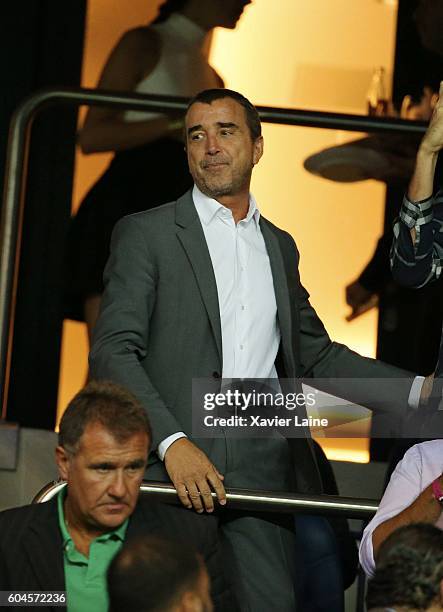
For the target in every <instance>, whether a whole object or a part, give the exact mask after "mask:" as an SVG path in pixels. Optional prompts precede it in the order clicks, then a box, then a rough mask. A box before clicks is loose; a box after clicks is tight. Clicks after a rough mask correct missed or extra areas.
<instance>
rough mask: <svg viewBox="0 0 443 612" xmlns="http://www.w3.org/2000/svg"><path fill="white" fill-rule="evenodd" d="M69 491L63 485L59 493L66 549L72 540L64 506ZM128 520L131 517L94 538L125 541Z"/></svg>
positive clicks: (59, 511) (60, 517)
mask: <svg viewBox="0 0 443 612" xmlns="http://www.w3.org/2000/svg"><path fill="white" fill-rule="evenodd" d="M67 492H68V487H67V486H66V487H63V489H62V490H61V491H60V492H59V493H58V495H57V511H58V525H59V528H60V532H61V534H62V540H63V549H64V550H66V549H67V545H68V544H70V543H71V542H72V537H71V535H70V533H69V531H68V528H67V527H66V521H65V511H64V508H63V504H64V501H65V499H66V495H67ZM128 522H129V519H126V520H125V521H124V522H123V523H122V524H121V525H120V526H119V527H117V529H114V530H113V531H108V532H106V533H103V534H102V535H100V536H98V537H97V538H94V540H99V541H101V542H105V541H106V540H110V539H111V538H112V539H117V540H120V541H121V542H124V541H125V536H126V530H127V528H128Z"/></svg>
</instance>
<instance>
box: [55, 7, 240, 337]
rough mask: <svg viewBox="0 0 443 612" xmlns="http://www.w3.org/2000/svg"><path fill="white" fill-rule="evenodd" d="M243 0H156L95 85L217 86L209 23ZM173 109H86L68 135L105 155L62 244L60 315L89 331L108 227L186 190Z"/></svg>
mask: <svg viewBox="0 0 443 612" xmlns="http://www.w3.org/2000/svg"><path fill="white" fill-rule="evenodd" d="M250 2H251V0H207V1H206V2H200V1H199V0H166V2H165V3H164V4H163V5H162V6H161V7H160V12H159V15H158V17H157V18H156V20H155V21H154V22H153V23H152V24H150V25H147V26H142V27H138V28H134V29H132V30H129V31H127V32H126V33H125V34H123V36H122V37H121V39H120V40H119V41H118V43H117V45H116V46H115V48H114V49H113V50H112V52H111V54H110V56H109V58H108V60H107V62H106V64H105V66H104V68H103V71H102V74H101V77H100V80H99V83H98V85H97V88H98V89H99V90H100V89H105V90H112V91H122V92H136V93H140V94H167V95H172V96H185V97H191V96H193V95H194V94H196V93H197V92H198V91H200V90H202V89H206V88H211V87H212V88H213V87H223V81H222V79H221V78H220V77H219V75H218V74H217V73H216V72H215V70H214V69H213V68H212V67H211V66H210V64H209V62H208V53H209V46H210V36H211V33H212V31H213V29H214V28H216V27H223V28H229V29H233V28H235V26H236V24H237V21H238V20H239V18H240V16H241V14H242V12H243V9H244V7H245V6H246V5H248V4H250ZM182 128H183V123H182V120H181V118H180V117H179V115H175V116H172V117H171V115H164V114H160V113H149V112H140V111H131V110H128V111H123V110H121V109H115V108H106V107H98V106H95V107H94V106H92V107H90V109H89V111H88V114H87V116H86V119H85V122H84V125H83V127H82V128H81V130H80V132H79V136H78V140H79V143H80V146H81V148H82V151H83V152H84V153H87V154H89V153H98V152H103V151H114V152H115V156H114V157H113V159H112V161H111V163H110V165H109V166H108V168H107V169H106V171H105V172H104V174H103V175H102V176H101V177H100V178H99V180H98V181H97V182H96V183H95V184H94V185H93V187H92V188H91V190H90V191H89V192H88V194H87V195H86V197H85V199H84V200H83V202H82V203H81V205H80V208H79V210H78V212H77V214H76V216H75V217H74V219H73V222H72V226H71V231H70V236H69V241H68V249H67V270H66V287H65V316H66V317H68V318H72V319H75V320H84V321H85V322H86V324H87V327H88V335H89V338H90V337H91V332H92V329H93V327H94V324H95V321H96V319H97V315H98V312H99V308H100V300H101V294H102V292H103V281H102V276H103V269H104V266H105V263H106V260H107V258H108V255H109V242H110V238H111V233H112V230H113V228H114V225H115V223H116V222H117V221H118V220H119V219H120V218H121V217H123V216H124V215H127V214H130V213H134V212H137V211H141V210H145V209H149V208H153V207H155V206H158V205H160V204H164V203H165V202H169V201H171V200H175V199H177V198H178V197H179V196H180V195H181V194H182V193H183V192H185V191H186V190H187V189H189V188H190V187H191V186H192V178H191V175H190V174H189V171H188V165H187V161H186V154H185V151H184V148H183V146H184V145H183V141H182Z"/></svg>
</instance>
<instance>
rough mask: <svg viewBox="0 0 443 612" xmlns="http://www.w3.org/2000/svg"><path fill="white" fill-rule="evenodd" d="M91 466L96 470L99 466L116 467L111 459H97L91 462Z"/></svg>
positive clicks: (103, 467) (109, 468) (108, 468)
mask: <svg viewBox="0 0 443 612" xmlns="http://www.w3.org/2000/svg"><path fill="white" fill-rule="evenodd" d="M89 467H90V468H92V469H94V470H96V469H98V468H101V469H107V470H112V469H113V468H115V463H112V462H111V461H95V462H93V463H90V464H89Z"/></svg>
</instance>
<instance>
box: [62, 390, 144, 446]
mask: <svg viewBox="0 0 443 612" xmlns="http://www.w3.org/2000/svg"><path fill="white" fill-rule="evenodd" d="M90 423H99V424H100V425H103V427H104V428H105V429H107V430H108V431H109V432H110V433H111V434H112V435H113V436H114V438H115V439H116V440H117V441H118V442H125V441H126V440H127V439H128V438H130V437H131V436H133V435H134V434H137V433H139V432H145V433H146V434H147V435H148V439H149V441H151V440H152V433H151V426H150V424H149V419H148V416H147V414H146V411H145V410H144V408H143V406H142V405H141V403H140V402H139V401H138V399H137V398H136V397H135V395H133V394H132V393H131V392H130V391H128V390H127V389H125V388H124V387H122V386H120V385H117V384H115V383H112V382H109V381H92V382H90V383H89V384H88V385H86V387H84V389H82V390H81V391H80V392H79V393H77V395H75V397H74V398H73V399H72V400H71V401H70V402H69V404H68V406H67V408H66V410H65V412H64V414H63V416H62V419H61V421H60V428H59V444H60V446H63V448H64V449H65V450H66V451H68V452H71V453H75V452H76V451H77V450H78V444H79V441H80V438H81V437H82V435H83V432H84V431H85V429H86V426H87V425H89V424H90Z"/></svg>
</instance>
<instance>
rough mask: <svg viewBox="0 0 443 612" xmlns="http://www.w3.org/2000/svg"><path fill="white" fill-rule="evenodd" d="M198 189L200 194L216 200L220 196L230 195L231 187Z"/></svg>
mask: <svg viewBox="0 0 443 612" xmlns="http://www.w3.org/2000/svg"><path fill="white" fill-rule="evenodd" d="M198 188H199V189H200V191H201V192H202V193H204V194H205V195H207V196H208V197H209V198H213V199H214V200H216V199H217V198H220V197H222V196H227V195H232V185H231V184H229V185H226V184H225V185H208V184H207V183H205V185H198Z"/></svg>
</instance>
